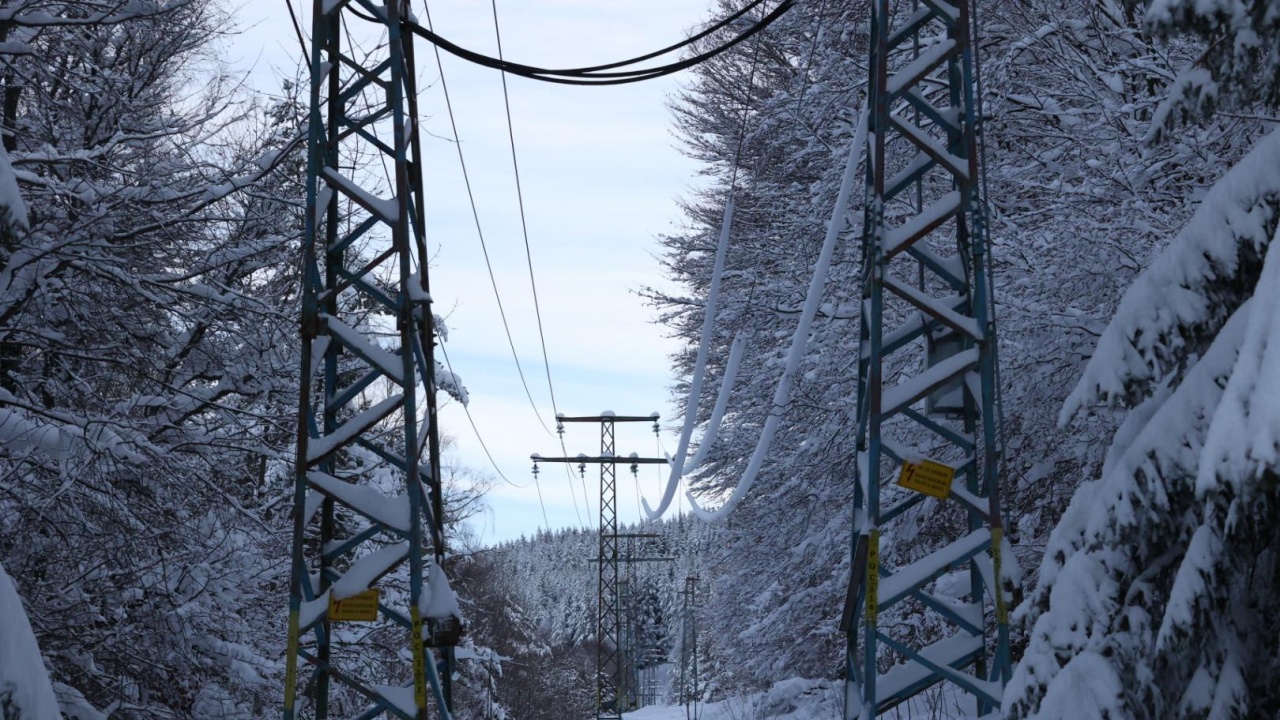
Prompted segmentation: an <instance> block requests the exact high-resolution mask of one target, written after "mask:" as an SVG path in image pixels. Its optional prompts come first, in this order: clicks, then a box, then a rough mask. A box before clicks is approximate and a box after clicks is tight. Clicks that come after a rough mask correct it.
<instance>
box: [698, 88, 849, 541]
mask: <svg viewBox="0 0 1280 720" xmlns="http://www.w3.org/2000/svg"><path fill="white" fill-rule="evenodd" d="M866 139H867V110H866V109H863V111H862V113H861V116H860V117H859V118H858V129H857V131H856V132H855V133H854V137H853V144H852V145H851V146H850V147H849V160H848V162H847V163H846V164H845V167H844V177H843V178H842V179H841V180H840V192H839V193H838V194H837V196H836V203H835V208H834V209H833V210H832V212H831V221H830V222H828V223H827V234H826V237H824V238H823V240H822V251H821V252H820V253H819V254H818V262H817V264H816V265H815V266H814V269H813V277H812V278H811V279H810V281H809V290H808V292H807V293H806V294H805V300H804V310H803V311H802V312H801V313H800V322H799V324H798V325H797V326H796V332H795V335H793V336H792V337H791V348H790V350H788V352H787V363H786V366H785V367H784V368H783V371H782V377H781V378H779V379H778V387H777V389H776V390H775V391H774V394H773V408H772V410H771V411H770V412H769V417H768V418H767V419H766V420H765V424H764V430H763V431H761V433H760V440H759V441H758V442H757V443H756V449H755V452H753V453H752V454H751V460H750V461H749V462H748V463H747V469H746V471H745V472H744V473H743V474H742V477H741V478H740V479H739V480H738V485H737V487H735V488H734V490H733V494H732V495H730V496H729V499H728V500H726V501H725V503H724V504H723V505H721V506H720V507H719V508H717V509H716V510H706V509H705V508H703V507H702V506H700V505H698V501H697V499H695V498H694V496H693V493H692V492H686V493H685V496H686V497H687V498H688V499H689V505H690V506H691V507H692V508H693V513H694V514H695V515H697V516H698V517H700V518H702V519H703V520H708V521H711V520H720V519H723V518H725V517H727V516H728V515H729V513H731V512H733V509H734V508H735V507H737V506H738V503H740V502H742V498H744V497H746V494H747V493H748V492H749V491H750V490H751V486H752V485H753V484H754V483H755V480H756V476H757V475H758V474H759V473H760V467H761V466H762V465H763V464H764V458H765V456H766V455H767V454H768V453H769V446H770V445H772V444H773V436H774V435H775V434H777V432H778V424H779V423H780V422H781V420H782V413H783V411H784V409H785V408H786V406H787V404H788V403H790V402H791V385H792V383H793V382H794V380H795V375H796V370H797V369H798V368H799V367H800V358H801V357H802V356H803V355H804V349H805V346H806V345H807V344H808V339H809V328H810V327H811V326H812V325H813V318H814V316H816V315H817V314H818V305H819V303H820V301H821V299H822V291H823V288H824V287H825V286H826V284H827V273H828V271H829V270H830V269H831V256H832V254H833V253H834V252H835V247H836V238H837V237H838V236H839V234H840V231H841V230H842V229H843V225H844V218H845V213H846V212H847V211H848V208H849V193H850V191H851V190H852V189H853V178H854V175H856V174H857V170H858V165H859V161H860V160H861V159H862V151H863V149H864V146H865V144H866ZM686 419H687V417H686Z"/></svg>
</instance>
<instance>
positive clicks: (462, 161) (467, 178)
mask: <svg viewBox="0 0 1280 720" xmlns="http://www.w3.org/2000/svg"><path fill="white" fill-rule="evenodd" d="M424 7H425V4H424ZM426 14H427V24H428V25H430V24H431V10H430V9H429V8H427V10H426ZM435 55H436V67H437V69H438V71H439V73H440V88H441V90H443V91H444V104H445V108H446V110H447V111H448V114H449V126H450V127H451V128H452V129H453V144H454V147H456V148H457V150H458V164H459V165H461V166H462V181H463V184H464V185H465V186H466V189H467V198H468V200H469V201H470V203H471V217H472V219H474V220H475V226H476V235H477V236H478V237H479V238H480V251H481V253H482V254H483V255H484V265H485V268H486V269H487V270H488V272H489V284H490V285H491V286H492V287H493V297H494V299H495V300H497V302H498V316H499V317H500V318H501V320H502V329H503V331H504V332H505V333H506V336H507V345H509V346H510V347H511V357H512V359H513V360H515V363H516V373H518V374H519V375H520V384H521V385H523V386H524V394H525V397H527V398H528V399H529V405H530V406H531V407H532V408H533V413H534V416H535V417H537V418H538V424H540V425H542V429H543V430H546V431H547V434H548V435H550V434H551V428H549V427H547V424H546V423H544V422H543V421H542V413H540V412H538V405H537V403H535V402H534V400H533V393H532V392H530V391H529V382H528V380H526V379H525V376H524V368H523V367H522V366H521V365H520V356H519V354H518V353H517V352H516V342H515V340H514V339H513V338H512V336H511V326H510V324H509V323H508V322H507V311H506V309H505V308H504V307H503V305H502V295H501V293H499V292H498V279H497V277H496V276H495V275H494V272H493V263H492V261H490V259H489V246H488V244H487V243H486V242H485V239H484V230H483V229H482V228H481V226H480V211H479V210H478V209H477V208H476V196H475V193H474V192H472V189H471V175H470V174H469V173H468V172H467V160H466V158H465V157H464V156H463V154H462V138H461V137H460V136H459V134H458V122H457V120H456V119H455V118H454V115H453V101H452V99H450V97H449V84H448V83H447V82H445V79H444V63H442V62H441V60H440V51H439V50H438V49H437V50H436V51H435Z"/></svg>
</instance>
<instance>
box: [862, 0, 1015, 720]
mask: <svg viewBox="0 0 1280 720" xmlns="http://www.w3.org/2000/svg"><path fill="white" fill-rule="evenodd" d="M969 1H970V0H958V1H957V2H955V3H952V2H950V1H949V0H917V2H916V3H915V6H914V8H910V10H911V11H910V12H908V8H906V7H905V6H904V5H899V4H896V3H895V4H891V3H889V1H888V0H875V2H873V3H872V23H871V62H870V73H871V76H870V77H871V79H870V84H869V87H870V98H869V102H870V105H869V107H870V114H869V125H868V134H867V153H866V157H867V159H868V163H867V168H868V171H867V200H866V212H865V223H864V228H865V233H864V237H863V240H864V242H863V263H864V265H863V268H864V282H863V312H862V336H861V343H860V348H859V351H860V353H861V355H860V358H861V362H860V364H859V390H858V433H859V435H858V451H859V460H858V463H857V473H856V476H857V483H856V486H855V511H854V514H855V518H854V528H855V532H854V542H853V576H852V578H851V582H850V591H849V597H848V602H847V604H846V609H845V617H844V628H845V630H846V631H847V632H848V668H847V669H848V682H847V693H846V713H845V714H846V718H847V719H849V720H852V718H856V717H862V718H873V717H875V716H877V715H878V714H880V713H883V712H886V711H888V710H889V709H890V708H893V707H894V706H896V705H898V704H899V703H902V702H904V701H906V700H907V699H909V698H910V697H912V696H913V695H916V694H918V693H920V692H922V691H924V690H925V689H926V688H929V687H930V686H932V685H934V684H935V683H938V682H940V681H946V682H948V683H951V684H952V685H954V686H956V687H958V688H960V689H961V690H963V691H964V692H966V693H969V694H971V695H973V696H974V697H976V704H977V710H978V712H979V715H980V716H981V715H985V714H987V713H990V712H992V711H994V710H996V709H998V708H999V703H1000V695H1001V692H1002V689H1003V686H1004V683H1005V682H1006V681H1007V680H1008V677H1009V643H1008V624H1007V612H1006V598H1005V594H1004V591H1003V589H998V588H1003V582H1002V581H1001V580H999V579H998V578H1001V567H1000V556H1001V548H1002V546H1004V545H1005V544H1004V541H1003V537H1002V531H1001V518H1000V508H999V502H998V488H999V477H998V473H999V467H998V459H999V458H998V455H999V449H1000V448H999V442H1000V438H999V422H998V388H997V376H996V341H995V337H996V336H995V320H994V315H993V313H992V299H991V282H990V273H989V268H988V262H987V251H988V247H987V238H986V228H985V209H984V201H983V196H982V181H981V172H982V168H981V165H980V162H979V161H980V157H979V153H978V131H979V128H978V126H977V123H978V120H979V118H978V112H977V104H976V93H975V76H974V57H973V52H974V50H973V47H972V44H971V42H970V37H971V16H970V6H969ZM897 8H901V10H899V12H898V14H896V15H895V14H893V9H897ZM899 467H901V471H899V470H898V468H899ZM895 480H896V481H897V482H896V483H895V482H894V481H895ZM898 485H901V486H903V487H898ZM907 488H914V489H907ZM925 500H930V501H931V502H935V503H937V506H936V507H934V508H932V509H931V510H930V509H929V508H919V509H918V510H917V512H919V511H926V513H927V514H925V515H924V517H925V518H927V519H928V521H929V522H930V523H932V524H933V527H931V528H930V532H929V533H922V534H921V537H928V538H930V539H929V540H928V541H926V542H921V543H919V544H917V545H916V546H913V547H911V548H902V547H899V548H897V551H898V553H897V554H898V555H899V556H900V557H901V558H902V559H903V564H902V565H901V566H899V567H896V568H893V569H892V571H891V569H890V568H888V567H886V565H887V563H881V561H880V547H879V541H880V531H881V528H882V527H886V526H887V525H888V524H889V523H891V522H892V521H893V520H894V518H897V517H899V516H901V515H902V514H903V513H906V512H908V511H911V510H912V509H913V508H917V506H920V505H921V504H922V501H925ZM940 538H945V539H940ZM926 543H927V544H926ZM1005 547H1006V550H1005V552H1007V546H1005ZM956 573H959V574H958V575H957V574H956ZM945 574H951V577H952V578H954V579H959V583H957V582H955V581H954V580H953V581H952V582H950V583H949V586H950V589H949V590H948V591H945V592H944V591H940V590H939V589H938V587H937V586H935V585H934V581H935V580H936V579H937V578H939V577H940V576H942V575H945ZM956 585H962V586H963V587H964V592H963V593H959V592H956V591H955V589H954V588H955V586H956ZM900 602H907V603H912V604H913V605H914V607H912V608H911V611H912V613H913V616H914V617H915V618H917V619H918V620H919V621H920V622H919V623H918V624H919V625H924V624H925V623H926V622H928V623H929V624H930V625H931V626H932V627H935V628H936V627H938V626H946V627H949V628H951V630H950V631H949V634H944V636H943V637H942V638H941V639H938V640H936V641H934V642H933V643H932V644H930V645H928V646H927V647H920V646H918V645H915V644H913V637H912V636H911V635H910V634H902V633H895V632H893V631H892V630H890V629H885V628H882V627H881V626H880V624H879V622H878V618H879V617H880V616H881V614H882V613H884V612H885V611H886V610H888V609H889V608H891V607H892V606H894V605H895V604H897V603H900ZM913 624H915V623H913ZM881 669H886V670H887V672H880V671H881Z"/></svg>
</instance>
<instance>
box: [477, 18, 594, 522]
mask: <svg viewBox="0 0 1280 720" xmlns="http://www.w3.org/2000/svg"><path fill="white" fill-rule="evenodd" d="M490 6H491V7H492V8H493V35H494V38H495V39H496V40H497V43H498V59H502V30H501V29H500V25H499V22H498V0H490ZM499 76H500V77H501V78H502V104H503V107H504V109H505V110H506V116H507V140H508V141H509V144H510V146H511V169H512V171H513V173H514V175H515V179H516V200H517V202H518V203H519V206H520V232H521V235H522V236H523V237H524V257H525V264H526V265H527V266H528V267H529V288H530V290H532V292H533V314H534V317H535V318H537V321H538V340H539V341H540V342H541V345H542V367H543V368H544V369H545V370H546V375H547V392H548V393H550V395H551V410H552V412H554V413H555V414H556V417H557V418H558V417H560V407H559V406H558V405H557V403H556V389H555V385H554V384H553V383H552V382H551V358H550V356H549V355H548V353H547V336H546V333H545V332H544V331H543V327H542V305H541V303H540V302H539V301H538V283H537V280H536V279H535V277H534V272H533V250H532V248H531V246H530V243H529V222H528V220H527V218H526V215H525V211H524V187H523V184H522V183H521V182H520V162H519V160H518V159H517V155H516V133H515V125H514V123H513V122H512V121H511V95H510V93H509V92H508V90H507V74H506V72H499ZM558 434H559V437H560V449H561V450H562V451H563V452H564V454H566V455H568V454H569V451H568V449H567V448H565V444H564V434H563V433H558ZM564 472H565V478H566V479H567V480H568V481H569V497H570V498H572V499H573V512H574V514H575V515H577V517H578V524H579V525H582V526H583V527H586V523H585V522H584V521H583V519H582V514H581V513H580V512H579V511H578V496H577V491H576V490H574V488H573V471H571V470H570V469H569V466H567V465H566V466H565V468H564ZM582 501H583V502H584V503H586V504H587V506H588V513H590V504H591V499H590V496H589V495H587V487H586V481H585V479H584V481H583V486H582Z"/></svg>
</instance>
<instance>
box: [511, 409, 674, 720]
mask: <svg viewBox="0 0 1280 720" xmlns="http://www.w3.org/2000/svg"><path fill="white" fill-rule="evenodd" d="M556 420H557V421H558V425H559V426H560V429H563V424H564V423H574V422H583V423H585V422H591V423H595V422H598V423H600V454H599V455H598V456H596V457H589V456H587V455H579V456H577V457H542V456H541V455H538V454H534V455H531V456H530V458H531V459H532V460H533V464H534V470H535V472H536V471H537V467H538V463H540V462H554V463H572V464H575V465H578V466H579V468H582V469H584V470H585V468H586V466H587V465H599V466H600V553H599V557H598V558H597V562H598V565H597V569H598V570H599V576H598V583H597V590H598V596H597V602H596V718H597V720H621V718H622V712H623V710H624V709H625V708H624V707H623V706H624V705H625V704H626V703H627V702H629V689H630V688H629V686H630V683H629V682H628V676H629V668H628V667H626V666H625V664H624V656H623V654H622V652H623V650H624V647H623V646H624V643H625V638H624V636H623V631H624V627H623V625H622V620H623V615H622V598H621V597H620V593H619V589H620V588H619V578H618V564H619V563H618V561H619V554H618V544H619V540H620V539H622V538H623V537H624V536H620V535H618V468H617V465H618V463H620V462H621V463H624V464H630V465H632V466H633V467H634V466H637V465H652V464H663V465H665V464H666V462H667V461H666V458H653V457H640V456H638V455H636V454H635V453H632V454H631V455H629V456H627V457H621V458H620V457H618V456H617V453H616V448H615V430H616V426H617V423H633V422H649V423H653V431H654V432H655V433H656V432H658V413H653V414H651V415H645V416H638V415H615V414H613V413H608V412H605V413H601V414H600V415H592V416H583V417H565V416H563V415H561V416H559V417H557V418H556ZM620 691H625V693H627V694H624V692H620Z"/></svg>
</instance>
